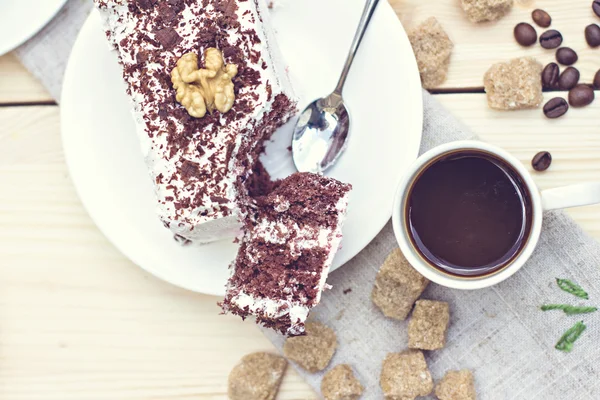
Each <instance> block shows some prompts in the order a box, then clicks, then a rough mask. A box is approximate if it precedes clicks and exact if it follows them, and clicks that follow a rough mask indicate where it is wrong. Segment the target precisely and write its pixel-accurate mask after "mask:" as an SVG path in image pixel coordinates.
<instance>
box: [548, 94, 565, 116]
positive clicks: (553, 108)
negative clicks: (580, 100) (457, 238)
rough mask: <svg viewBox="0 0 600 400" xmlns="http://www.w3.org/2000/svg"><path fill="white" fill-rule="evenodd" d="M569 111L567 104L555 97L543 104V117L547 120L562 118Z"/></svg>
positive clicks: (560, 98)
mask: <svg viewBox="0 0 600 400" xmlns="http://www.w3.org/2000/svg"><path fill="white" fill-rule="evenodd" d="M567 111H569V104H567V101H566V100H565V99H563V98H562V97H555V98H553V99H550V100H549V101H548V102H547V103H546V104H544V115H545V116H546V117H548V118H558V117H562V116H563V115H565V114H566V112H567Z"/></svg>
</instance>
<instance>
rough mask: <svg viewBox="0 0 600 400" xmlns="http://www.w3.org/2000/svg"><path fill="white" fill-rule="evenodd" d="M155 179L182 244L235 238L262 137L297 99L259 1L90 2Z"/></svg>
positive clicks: (162, 212) (161, 205)
mask: <svg viewBox="0 0 600 400" xmlns="http://www.w3.org/2000/svg"><path fill="white" fill-rule="evenodd" d="M95 3H96V5H97V8H98V10H99V11H100V14H101V16H102V18H103V20H104V22H105V26H106V30H107V32H106V34H107V37H108V40H109V42H110V43H111V44H112V45H113V46H114V48H115V49H116V51H117V54H118V58H119V61H120V63H121V65H122V67H123V77H124V80H125V83H126V86H127V93H128V94H129V96H130V98H131V100H132V103H133V114H134V118H135V122H136V126H137V131H138V134H139V137H140V141H141V145H142V150H143V153H144V155H145V157H146V162H147V164H148V168H149V172H150V176H151V178H152V181H153V182H154V184H155V190H156V195H157V198H158V213H159V216H160V218H161V220H162V221H163V223H164V225H165V226H167V227H168V228H170V229H171V230H172V231H173V232H174V233H175V234H176V238H178V239H180V240H182V241H186V242H187V241H192V242H199V243H205V242H211V241H214V240H218V239H220V238H224V237H232V236H235V235H236V234H237V233H238V232H239V229H240V223H239V221H238V217H239V204H240V199H243V198H244V196H246V193H247V192H246V188H245V185H244V183H245V181H246V180H247V179H248V177H249V175H250V174H251V171H252V168H253V166H254V164H255V163H256V160H257V159H258V154H259V152H260V151H261V148H262V143H263V141H264V140H265V139H268V138H269V137H270V136H271V134H272V133H273V132H274V131H275V130H276V129H277V128H278V127H279V126H281V125H282V124H283V123H284V122H286V121H287V120H288V119H289V118H290V117H291V116H292V115H293V114H294V113H295V107H296V100H295V97H294V95H293V92H292V89H291V87H290V83H289V80H288V77H287V74H286V70H285V68H286V67H285V65H284V63H283V60H282V58H281V56H280V54H279V51H278V49H277V45H276V41H275V38H274V35H273V31H272V29H271V25H270V22H269V13H268V8H267V5H266V3H265V1H264V0H246V1H243V0H238V1H236V0H95Z"/></svg>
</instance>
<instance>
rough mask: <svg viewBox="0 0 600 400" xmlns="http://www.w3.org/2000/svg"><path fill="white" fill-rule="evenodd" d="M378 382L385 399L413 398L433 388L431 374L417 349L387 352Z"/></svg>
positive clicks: (411, 399)
mask: <svg viewBox="0 0 600 400" xmlns="http://www.w3.org/2000/svg"><path fill="white" fill-rule="evenodd" d="M380 383H381V389H382V390H383V394H384V395H385V398H386V400H409V399H410V400H413V399H414V398H415V397H417V396H427V395H428V394H429V393H431V391H432V390H433V380H432V379H431V374H430V373H429V369H428V368H427V363H426V362H425V357H424V356H423V353H422V352H421V351H419V350H405V351H403V352H401V353H390V354H388V355H387V357H386V358H385V360H384V361H383V368H382V370H381V378H380Z"/></svg>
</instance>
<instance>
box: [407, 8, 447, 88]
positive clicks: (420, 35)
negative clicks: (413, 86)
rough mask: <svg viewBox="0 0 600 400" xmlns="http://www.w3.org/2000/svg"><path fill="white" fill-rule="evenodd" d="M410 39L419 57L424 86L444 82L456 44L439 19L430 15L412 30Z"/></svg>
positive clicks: (409, 34)
mask: <svg viewBox="0 0 600 400" xmlns="http://www.w3.org/2000/svg"><path fill="white" fill-rule="evenodd" d="M408 39H409V40H410V44H411V45H412V48H413V51H414V52H415V57H416V58H417V64H418V65H419V73H420V74H421V82H422V83H423V87H424V88H426V89H431V88H434V87H436V86H438V85H440V84H442V83H444V81H445V80H446V77H447V75H448V66H449V65H450V55H451V54H452V48H453V47H454V44H453V43H452V41H451V40H450V38H449V37H448V35H447V34H446V32H445V31H444V29H443V28H442V26H441V25H440V23H439V22H438V21H437V19H435V18H434V17H430V18H428V19H426V20H425V21H424V22H423V23H421V25H419V26H417V27H416V28H414V29H412V30H410V31H409V33H408Z"/></svg>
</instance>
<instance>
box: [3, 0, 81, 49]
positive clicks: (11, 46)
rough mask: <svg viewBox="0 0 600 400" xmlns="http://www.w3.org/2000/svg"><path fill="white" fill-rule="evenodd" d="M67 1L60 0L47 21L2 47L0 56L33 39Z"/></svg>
mask: <svg viewBox="0 0 600 400" xmlns="http://www.w3.org/2000/svg"><path fill="white" fill-rule="evenodd" d="M67 1H68V0H58V1H57V3H56V9H54V10H53V11H52V12H50V13H48V17H47V18H45V21H44V22H43V24H42V25H40V26H39V27H37V28H35V29H33V30H32V31H31V32H30V33H27V34H25V35H23V36H22V37H19V38H18V39H15V40H14V41H13V42H10V43H9V44H8V45H7V46H3V47H0V56H3V55H5V54H8V53H10V52H11V51H13V50H15V49H16V48H17V47H19V46H21V45H22V44H24V43H25V42H27V41H28V40H29V39H31V38H33V37H34V36H35V35H37V34H38V33H39V32H40V31H41V30H42V29H44V28H45V27H46V26H47V25H48V24H49V23H50V22H51V21H52V20H53V19H54V17H56V16H57V15H58V13H59V12H60V11H61V10H62V9H63V7H64V6H65V5H66V4H67ZM86 22H87V19H86Z"/></svg>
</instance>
